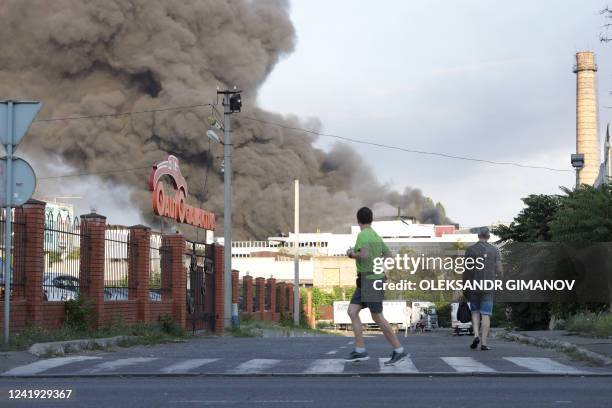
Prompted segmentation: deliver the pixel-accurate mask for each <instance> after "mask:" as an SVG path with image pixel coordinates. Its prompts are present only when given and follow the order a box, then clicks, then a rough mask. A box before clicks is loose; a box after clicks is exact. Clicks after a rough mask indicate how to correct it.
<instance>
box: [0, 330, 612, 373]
mask: <svg viewBox="0 0 612 408" xmlns="http://www.w3.org/2000/svg"><path fill="white" fill-rule="evenodd" d="M401 341H402V343H403V345H404V347H405V349H406V350H407V351H408V352H409V353H410V354H411V356H410V358H409V359H408V360H406V362H405V363H404V364H402V365H401V366H398V367H396V368H395V369H393V370H392V369H388V368H385V367H383V366H382V364H381V360H382V361H384V360H386V359H388V356H389V354H390V352H391V348H390V346H389V345H388V344H387V342H386V341H385V339H384V338H383V337H382V336H381V335H375V336H372V337H369V338H367V340H366V345H367V348H368V352H369V353H370V356H371V359H370V360H369V361H365V362H360V363H346V362H345V361H344V358H345V357H346V356H347V355H348V353H349V352H350V351H351V349H352V348H353V347H354V345H353V344H351V343H352V338H350V337H339V336H325V337H303V338H228V337H221V338H219V337H210V338H198V339H193V340H190V341H187V342H185V343H174V344H163V345H158V346H153V347H133V348H129V349H120V350H119V351H116V352H89V353H83V354H81V355H69V356H66V357H60V358H57V359H48V360H40V361H36V360H35V359H33V358H31V359H29V360H27V361H20V362H16V363H13V364H7V365H4V364H3V366H2V367H1V370H2V371H3V372H4V373H3V375H5V376H6V375H9V376H16V375H19V376H24V375H25V376H47V377H48V376H57V375H71V376H84V375H96V376H99V375H127V374H138V375H151V376H154V375H168V374H176V375H185V374H190V375H196V374H204V375H269V374H276V375H278V374H294V375H296V374H297V375H379V374H403V375H406V374H409V375H430V374H446V375H450V374H460V375H465V374H470V373H483V374H487V375H509V374H518V375H540V374H561V375H565V374H571V375H582V374H612V367H592V366H589V365H588V364H586V363H585V362H582V361H574V360H571V359H570V358H569V357H568V356H566V355H565V354H562V353H558V352H555V351H552V350H544V349H541V348H537V347H533V346H526V345H522V344H519V343H516V342H509V341H504V340H496V339H494V340H492V341H491V342H490V345H491V346H492V347H493V350H491V351H480V350H471V349H470V348H469V347H468V346H469V344H470V342H471V338H469V337H454V336H451V335H450V334H449V332H448V331H443V330H441V331H438V332H435V333H424V334H413V335H410V336H408V337H407V338H404V337H402V338H401Z"/></svg>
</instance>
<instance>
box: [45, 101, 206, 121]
mask: <svg viewBox="0 0 612 408" xmlns="http://www.w3.org/2000/svg"><path fill="white" fill-rule="evenodd" d="M206 106H213V105H212V104H210V103H201V104H197V105H186V106H167V107H165V108H157V109H145V110H140V111H128V112H118V113H104V114H100V115H82V116H65V117H55V118H45V119H37V120H35V121H34V123H35V122H56V121H60V120H78V119H100V118H110V117H117V116H128V115H137V114H140V113H155V112H165V111H172V110H189V109H195V108H202V107H206Z"/></svg>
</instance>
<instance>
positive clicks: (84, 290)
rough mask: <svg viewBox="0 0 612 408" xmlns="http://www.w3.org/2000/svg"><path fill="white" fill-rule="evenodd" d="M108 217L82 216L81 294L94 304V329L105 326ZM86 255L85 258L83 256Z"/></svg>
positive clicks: (96, 215)
mask: <svg viewBox="0 0 612 408" xmlns="http://www.w3.org/2000/svg"><path fill="white" fill-rule="evenodd" d="M105 233H106V217H105V216H103V215H100V214H96V213H91V214H87V215H81V263H80V271H79V274H80V284H81V294H82V295H83V296H85V297H87V298H88V299H89V300H90V301H91V302H92V303H93V313H94V316H93V320H92V322H91V327H92V328H100V327H102V325H103V324H104V322H105V321H106V320H105V317H104V309H105V308H104V256H105V254H104V245H105ZM83 255H85V256H83Z"/></svg>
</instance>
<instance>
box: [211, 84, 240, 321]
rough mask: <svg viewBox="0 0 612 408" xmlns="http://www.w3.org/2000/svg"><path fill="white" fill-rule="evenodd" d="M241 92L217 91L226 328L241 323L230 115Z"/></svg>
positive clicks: (237, 105)
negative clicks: (235, 291) (235, 280)
mask: <svg viewBox="0 0 612 408" xmlns="http://www.w3.org/2000/svg"><path fill="white" fill-rule="evenodd" d="M241 92H242V91H240V90H237V89H236V88H235V87H234V89H233V90H227V89H226V90H225V91H217V95H223V186H224V187H223V188H224V190H223V203H224V211H223V246H224V249H223V276H224V282H225V284H224V286H225V288H224V291H223V292H224V296H225V298H224V302H223V321H224V326H225V328H228V329H229V328H231V327H232V326H238V324H239V322H238V304H237V303H232V162H231V159H232V150H231V147H232V144H231V132H230V115H231V114H232V113H238V112H240V110H241V108H242V98H241V96H240V93H241ZM207 133H208V132H207ZM209 137H210V136H209Z"/></svg>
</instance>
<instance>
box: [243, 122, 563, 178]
mask: <svg viewBox="0 0 612 408" xmlns="http://www.w3.org/2000/svg"><path fill="white" fill-rule="evenodd" d="M240 118H241V119H247V120H252V121H255V122H260V123H264V124H267V125H272V126H278V127H280V128H283V129H287V130H295V131H298V132H304V133H310V134H313V135H317V136H324V137H330V138H334V139H339V140H343V141H346V142H351V143H358V144H365V145H370V146H376V147H381V148H384V149H393V150H400V151H402V152H407V153H416V154H424V155H429V156H438V157H444V158H447V159H455V160H466V161H473V162H480V163H487V164H494V165H504V166H515V167H522V168H527V169H538V170H550V171H558V172H570V173H573V172H574V171H573V170H568V169H557V168H554V167H547V166H539V165H531V164H521V163H515V162H501V161H494V160H486V159H479V158H476V157H466V156H457V155H452V154H447V153H439V152H430V151H426V150H415V149H408V148H405V147H400V146H393V145H388V144H383V143H375V142H369V141H367V140H360V139H354V138H351V137H346V136H339V135H333V134H329V133H321V132H317V131H316V130H309V129H303V128H299V127H294V126H287V125H283V124H281V123H276V122H269V121H267V120H263V119H257V118H254V117H251V116H244V115H241V116H240Z"/></svg>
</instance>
